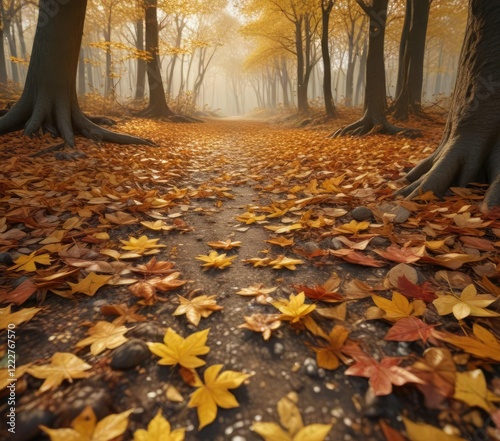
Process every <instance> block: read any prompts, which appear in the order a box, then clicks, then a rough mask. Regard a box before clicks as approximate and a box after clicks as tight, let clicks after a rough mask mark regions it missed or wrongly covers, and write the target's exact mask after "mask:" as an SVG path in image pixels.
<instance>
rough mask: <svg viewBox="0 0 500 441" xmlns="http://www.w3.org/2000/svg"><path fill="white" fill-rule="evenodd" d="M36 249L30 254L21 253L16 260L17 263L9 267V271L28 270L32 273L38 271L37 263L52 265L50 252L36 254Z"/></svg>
mask: <svg viewBox="0 0 500 441" xmlns="http://www.w3.org/2000/svg"><path fill="white" fill-rule="evenodd" d="M36 253H37V252H36V251H33V252H32V253H31V254H29V255H28V256H25V255H21V256H19V257H18V258H17V259H16V260H14V263H15V265H14V266H11V267H10V268H9V271H26V272H28V273H32V272H35V271H36V264H37V263H38V264H40V265H50V262H51V260H50V254H39V255H36Z"/></svg>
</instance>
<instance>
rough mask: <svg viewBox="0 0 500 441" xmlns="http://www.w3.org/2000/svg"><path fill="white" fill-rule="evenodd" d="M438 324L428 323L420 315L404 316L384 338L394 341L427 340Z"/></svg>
mask: <svg viewBox="0 0 500 441" xmlns="http://www.w3.org/2000/svg"><path fill="white" fill-rule="evenodd" d="M436 326H437V325H427V324H425V323H424V322H423V321H422V320H420V319H419V318H418V317H414V316H410V317H403V318H402V319H400V320H398V321H397V322H396V323H394V325H393V326H392V328H391V329H389V331H388V332H387V334H386V335H385V337H384V340H392V341H418V340H422V341H423V342H424V343H427V340H428V339H429V338H430V337H432V335H433V330H434V328H435V327H436Z"/></svg>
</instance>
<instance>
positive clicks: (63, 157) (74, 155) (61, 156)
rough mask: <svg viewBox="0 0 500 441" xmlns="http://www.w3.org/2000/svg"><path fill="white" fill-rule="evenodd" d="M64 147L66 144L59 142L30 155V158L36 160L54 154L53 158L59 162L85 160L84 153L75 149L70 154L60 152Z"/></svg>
mask: <svg viewBox="0 0 500 441" xmlns="http://www.w3.org/2000/svg"><path fill="white" fill-rule="evenodd" d="M66 146H67V144H66V142H61V143H59V144H56V145H52V146H50V147H46V148H44V149H43V150H40V151H39V152H36V153H34V154H33V155H31V157H32V158H36V157H39V156H43V155H46V154H48V153H54V157H55V158H56V159H58V160H59V161H73V160H75V159H81V158H87V155H86V154H85V153H84V152H82V151H80V150H76V149H72V150H73V151H71V152H62V151H61V150H63V149H64V148H65V147H66Z"/></svg>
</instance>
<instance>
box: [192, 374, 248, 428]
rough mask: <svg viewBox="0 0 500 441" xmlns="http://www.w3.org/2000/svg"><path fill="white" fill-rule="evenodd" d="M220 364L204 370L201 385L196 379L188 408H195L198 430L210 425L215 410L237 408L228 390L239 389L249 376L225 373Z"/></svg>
mask: <svg viewBox="0 0 500 441" xmlns="http://www.w3.org/2000/svg"><path fill="white" fill-rule="evenodd" d="M222 367H223V366H222V364H215V365H213V366H210V367H208V368H206V369H205V373H204V376H203V377H204V380H205V382H204V383H203V382H202V381H201V380H199V379H198V381H197V384H196V387H197V389H196V390H195V391H194V392H193V393H192V394H191V399H190V400H189V403H188V406H189V407H196V408H197V412H198V421H199V423H200V424H199V426H198V430H201V429H203V427H205V426H207V425H208V424H210V423H212V422H213V421H214V420H215V418H216V417H217V408H218V407H222V408H223V409H231V408H234V407H238V406H239V403H238V401H236V398H235V397H234V395H233V394H232V393H231V392H229V389H235V388H237V387H239V386H240V385H241V384H242V383H243V382H244V381H245V380H246V379H247V378H249V377H250V376H251V375H250V374H244V373H243V372H236V371H225V372H222V373H220V371H221V370H222Z"/></svg>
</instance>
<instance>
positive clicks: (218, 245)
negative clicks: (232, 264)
mask: <svg viewBox="0 0 500 441" xmlns="http://www.w3.org/2000/svg"><path fill="white" fill-rule="evenodd" d="M241 244H242V243H241V242H240V241H234V242H231V239H227V240H225V241H222V240H218V241H215V242H207V245H208V246H209V247H210V248H214V249H216V250H226V251H227V250H232V249H233V248H238V247H241Z"/></svg>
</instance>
